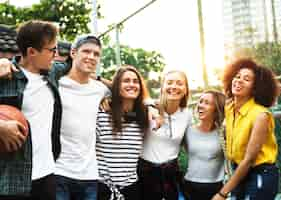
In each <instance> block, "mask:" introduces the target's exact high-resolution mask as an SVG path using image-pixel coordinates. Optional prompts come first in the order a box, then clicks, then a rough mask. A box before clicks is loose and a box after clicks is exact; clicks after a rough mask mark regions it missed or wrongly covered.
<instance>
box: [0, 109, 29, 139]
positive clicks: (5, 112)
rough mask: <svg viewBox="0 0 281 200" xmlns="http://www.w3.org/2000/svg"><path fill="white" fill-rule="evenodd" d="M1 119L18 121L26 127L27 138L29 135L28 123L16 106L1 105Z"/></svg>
mask: <svg viewBox="0 0 281 200" xmlns="http://www.w3.org/2000/svg"><path fill="white" fill-rule="evenodd" d="M0 119H2V120H16V121H18V122H20V123H21V124H22V125H23V126H24V127H25V130H26V131H25V132H24V133H22V134H24V135H25V136H27V135H28V123H27V120H26V118H25V116H24V115H23V113H22V112H21V111H20V110H19V109H18V108H16V107H14V106H9V105H3V104H2V105H0Z"/></svg>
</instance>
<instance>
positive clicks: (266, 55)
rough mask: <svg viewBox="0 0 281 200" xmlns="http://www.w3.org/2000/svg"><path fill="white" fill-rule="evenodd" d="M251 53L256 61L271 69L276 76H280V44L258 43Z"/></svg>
mask: <svg viewBox="0 0 281 200" xmlns="http://www.w3.org/2000/svg"><path fill="white" fill-rule="evenodd" d="M251 51H252V56H253V57H254V58H255V60H256V61H258V62H259V63H261V64H263V65H265V66H266V67H269V68H271V69H272V70H273V71H274V72H275V74H276V75H281V57H280V55H281V44H280V43H274V42H269V43H267V42H265V43H259V44H257V45H256V46H255V47H254V48H253V49H252V50H251Z"/></svg>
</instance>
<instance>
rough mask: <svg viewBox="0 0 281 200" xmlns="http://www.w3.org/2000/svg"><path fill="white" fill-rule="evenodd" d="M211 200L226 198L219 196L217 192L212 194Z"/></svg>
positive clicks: (223, 199)
mask: <svg viewBox="0 0 281 200" xmlns="http://www.w3.org/2000/svg"><path fill="white" fill-rule="evenodd" d="M212 200H226V199H225V198H223V197H221V196H220V195H219V194H218V193H217V194H215V196H213V198H212Z"/></svg>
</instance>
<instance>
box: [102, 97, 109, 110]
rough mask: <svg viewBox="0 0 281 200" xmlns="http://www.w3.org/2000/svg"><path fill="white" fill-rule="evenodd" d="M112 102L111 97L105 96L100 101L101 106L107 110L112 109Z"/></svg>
mask: <svg viewBox="0 0 281 200" xmlns="http://www.w3.org/2000/svg"><path fill="white" fill-rule="evenodd" d="M110 103H111V98H110V97H105V98H103V99H102V101H101V103H100V108H102V109H103V110H105V111H110V110H111V107H110Z"/></svg>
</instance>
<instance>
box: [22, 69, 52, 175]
mask: <svg viewBox="0 0 281 200" xmlns="http://www.w3.org/2000/svg"><path fill="white" fill-rule="evenodd" d="M21 69H22V71H23V73H24V75H25V76H26V78H27V79H28V83H27V85H26V88H25V90H24V94H23V95H24V97H23V105H22V112H23V113H24V115H25V117H26V118H27V119H28V121H29V123H30V127H31V141H32V180H36V179H39V178H42V177H44V176H47V175H49V174H52V173H54V170H55V161H54V157H53V153H52V139H51V133H52V121H53V112H54V97H53V94H52V91H51V89H50V88H49V87H48V86H47V81H45V80H43V76H41V75H40V74H35V73H31V72H29V71H27V70H26V69H24V68H21Z"/></svg>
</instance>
